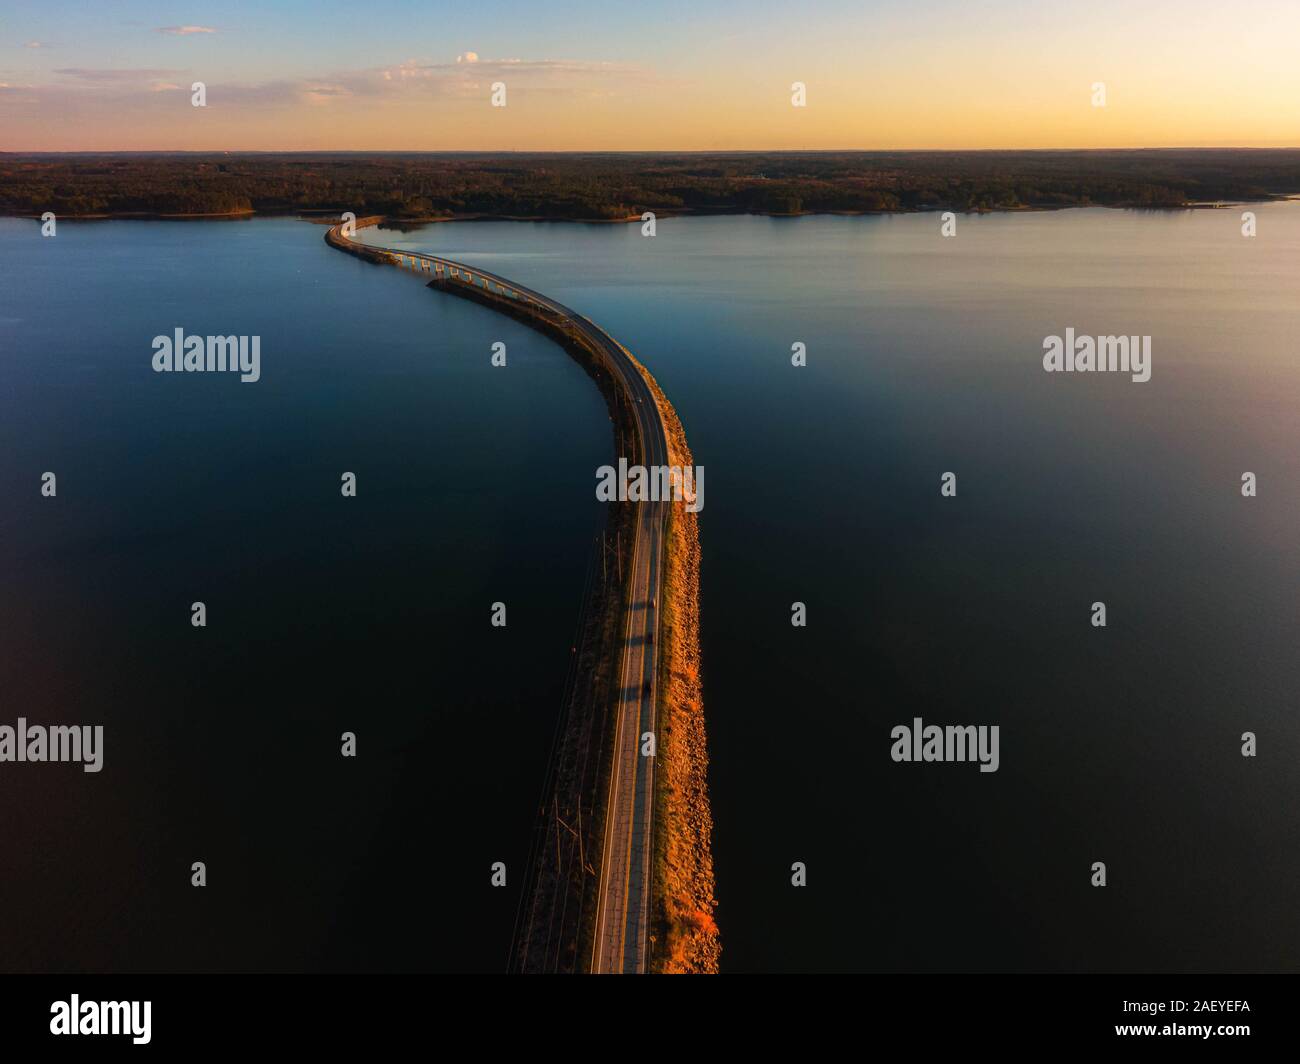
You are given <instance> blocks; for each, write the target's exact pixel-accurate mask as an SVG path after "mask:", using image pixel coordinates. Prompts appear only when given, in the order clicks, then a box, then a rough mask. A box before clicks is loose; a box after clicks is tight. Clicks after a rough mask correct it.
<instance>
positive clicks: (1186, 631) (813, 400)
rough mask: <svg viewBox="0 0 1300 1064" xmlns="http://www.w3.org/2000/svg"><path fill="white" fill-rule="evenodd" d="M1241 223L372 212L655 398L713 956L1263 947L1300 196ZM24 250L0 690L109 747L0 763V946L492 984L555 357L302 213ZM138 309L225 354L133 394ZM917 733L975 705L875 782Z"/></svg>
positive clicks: (547, 617) (1277, 835)
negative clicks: (541, 317)
mask: <svg viewBox="0 0 1300 1064" xmlns="http://www.w3.org/2000/svg"><path fill="white" fill-rule="evenodd" d="M1256 209H1257V211H1258V214H1259V219H1260V226H1259V234H1260V235H1259V236H1258V237H1256V238H1254V239H1253V240H1250V239H1245V238H1243V237H1241V235H1240V231H1239V227H1240V222H1239V219H1238V217H1237V213H1236V212H1232V211H1206V212H1187V213H1178V214H1163V213H1136V212H1115V211H1102V210H1096V211H1067V212H1060V213H1053V214H1033V215H1028V214H1027V215H995V216H988V217H983V218H962V219H960V220H959V225H958V236H957V237H955V238H952V239H943V238H941V237H940V236H939V226H938V219H937V217H935V216H900V217H888V218H854V219H849V218H803V219H764V218H717V219H683V220H662V221H661V222H660V223H659V229H658V235H657V236H656V237H654V238H645V237H642V236H640V230H639V227H636V226H573V225H562V224H514V223H511V224H502V223H454V224H439V225H434V226H429V227H426V228H423V229H419V230H415V231H412V232H409V233H405V234H401V233H395V232H379V233H374V234H371V235H370V237H369V238H370V239H373V240H376V241H378V242H380V243H385V244H389V245H397V244H404V245H405V246H410V247H412V248H419V249H422V250H428V251H433V252H436V253H438V254H442V255H446V256H448V257H451V258H459V259H463V260H465V261H468V262H471V263H474V264H477V265H481V266H482V267H484V268H487V269H492V270H495V271H497V272H499V273H502V274H504V275H505V276H508V277H511V278H514V279H516V280H518V281H519V282H521V283H523V284H527V285H531V286H534V287H536V288H538V289H540V290H542V291H544V292H546V293H547V294H549V295H553V296H555V297H556V298H558V299H560V300H562V301H564V302H565V303H567V304H569V305H570V306H572V307H575V308H576V309H579V310H581V311H583V312H585V313H588V314H590V316H592V317H593V318H594V319H595V320H596V321H598V322H600V323H601V324H602V325H604V326H606V327H607V328H608V329H610V331H611V332H613V334H614V335H616V336H617V337H618V338H619V339H620V340H622V341H623V342H624V343H625V344H627V345H628V346H629V348H630V349H631V350H632V351H634V352H635V353H636V354H637V355H639V356H640V357H641V358H642V359H643V360H644V361H645V362H646V363H647V364H648V365H649V366H650V367H651V368H652V370H653V371H654V372H655V373H656V375H657V376H658V379H659V381H660V383H661V384H662V385H663V386H664V389H665V391H666V392H667V394H668V395H669V397H670V398H671V399H672V400H673V402H674V404H675V405H676V407H677V409H678V412H679V413H680V414H681V417H682V420H683V423H684V424H685V426H686V430H687V433H688V436H689V438H690V441H691V444H692V447H693V449H694V451H695V454H696V459H697V461H698V462H700V463H702V464H703V465H704V466H705V468H706V470H707V492H706V506H705V512H704V515H703V523H702V534H703V544H704V574H703V576H704V667H705V699H706V715H707V720H708V729H709V740H710V748H711V758H712V761H711V780H710V784H711V792H712V801H713V813H714V819H715V838H714V852H715V858H716V866H717V879H718V883H717V886H718V896H719V898H720V903H721V904H720V908H719V913H718V918H719V923H720V926H721V928H722V933H723V943H724V967H725V968H727V969H730V970H791V969H793V970H808V969H819V970H820V969H873V970H923V969H958V970H970V971H973V970H980V971H983V970H1004V969H1008V970H1021V969H1032V970H1039V969H1066V970H1077V969H1101V970H1130V969H1142V970H1147V969H1156V970H1167V969H1168V970H1174V969H1178V970H1182V969H1193V970H1201V969H1225V968H1226V969H1238V968H1240V969H1261V968H1262V969H1276V968H1294V967H1295V957H1296V956H1297V951H1298V949H1300V917H1298V916H1297V914H1296V911H1295V906H1294V904H1293V895H1294V889H1293V888H1294V884H1295V882H1296V881H1297V878H1298V876H1300V847H1297V844H1296V843H1297V838H1296V834H1297V824H1298V822H1300V817H1298V815H1297V796H1298V794H1300V789H1298V787H1300V778H1298V777H1297V773H1296V769H1295V766H1296V750H1297V748H1298V747H1300V730H1298V729H1297V725H1296V723H1295V720H1294V706H1295V692H1296V689H1297V682H1296V681H1297V678H1298V671H1300V670H1297V664H1296V655H1295V653H1294V647H1295V644H1296V635H1297V621H1298V620H1300V614H1298V611H1297V607H1296V590H1297V575H1298V574H1300V552H1298V550H1297V537H1296V534H1295V530H1296V528H1297V518H1300V501H1298V496H1297V488H1298V487H1300V457H1298V456H1300V447H1298V446H1297V444H1298V443H1300V422H1298V421H1297V417H1296V411H1297V409H1300V360H1297V358H1296V356H1295V342H1294V336H1295V333H1296V326H1297V319H1298V313H1297V308H1296V303H1295V292H1296V281H1297V273H1296V270H1297V263H1300V206H1297V205H1274V206H1262V207H1259V208H1256ZM36 232H37V229H36V226H35V225H34V224H33V223H29V222H16V221H11V222H4V223H2V224H0V281H2V282H3V288H2V289H0V291H3V293H4V295H3V302H2V303H0V319H3V320H2V321H0V337H3V338H4V349H3V358H4V363H3V366H2V367H0V372H3V379H4V382H5V389H4V391H3V395H2V396H0V455H2V456H3V457H2V459H0V478H2V483H0V490H3V492H4V497H5V498H6V500H9V501H10V505H7V506H6V507H5V509H4V511H3V517H2V518H0V520H2V521H3V523H2V524H0V535H2V536H3V541H4V543H5V544H6V547H7V549H6V555H7V556H8V557H10V558H12V559H14V561H13V563H12V564H10V565H8V566H7V567H6V569H5V571H4V574H3V576H2V577H0V580H2V581H3V582H2V583H0V607H2V608H3V612H2V613H0V616H3V617H4V619H5V621H6V629H7V630H8V631H10V632H11V633H16V634H10V635H9V638H8V639H7V640H6V651H5V653H4V655H3V658H2V661H0V670H2V672H0V680H3V681H4V683H5V687H4V689H5V690H6V691H8V692H11V693H12V696H13V697H12V698H11V699H9V700H7V701H8V704H9V705H10V706H11V710H10V713H9V715H8V717H16V716H17V715H18V712H19V711H20V710H21V711H25V712H26V713H27V715H28V716H29V717H41V716H44V717H46V718H48V719H50V720H55V719H61V718H71V719H74V720H86V721H92V720H93V721H98V720H100V719H101V718H102V719H103V721H104V723H105V724H106V725H109V726H110V728H109V740H108V741H109V748H108V753H107V759H106V760H107V767H106V769H105V771H104V772H103V773H101V774H100V775H99V776H98V777H95V776H83V775H82V774H81V773H78V772H75V771H74V770H72V769H70V768H69V769H67V770H66V771H64V770H63V767H58V766H46V767H41V768H38V767H36V766H22V767H21V768H22V769H23V771H22V772H19V771H17V770H16V769H15V768H14V767H10V768H9V769H5V770H0V790H2V795H0V797H2V798H3V808H5V809H7V810H11V812H9V813H7V814H6V821H7V822H6V827H5V831H6V833H7V836H8V837H11V838H17V839H18V845H17V846H14V847H6V848H5V856H4V858H2V859H0V860H3V861H4V865H5V867H4V873H5V874H4V876H3V877H2V880H0V881H2V882H3V884H4V885H3V886H0V890H2V891H4V892H5V894H6V899H5V900H6V903H7V904H9V905H21V906H25V907H26V908H27V909H28V910H29V911H30V912H31V914H32V916H31V919H30V920H29V921H28V922H27V923H26V924H25V925H23V926H22V927H21V928H10V929H8V930H6V931H5V932H3V933H0V934H3V935H6V936H8V938H7V939H3V938H0V945H2V946H3V949H4V955H5V956H6V957H8V958H10V960H9V964H8V966H9V967H50V966H56V967H57V966H69V967H81V966H87V965H92V966H96V965H97V966H104V967H112V968H116V967H150V966H177V967H207V966H229V967H240V968H262V967H271V968H282V967H321V966H324V967H352V966H372V967H417V968H432V969H453V970H461V969H489V970H491V969H495V968H498V967H500V963H499V958H501V957H502V956H503V955H504V950H505V943H506V942H507V941H508V938H509V923H510V919H511V918H512V916H513V905H514V902H515V901H516V900H517V899H516V897H515V895H514V892H513V890H508V891H499V892H496V893H495V894H494V893H492V892H490V891H489V890H488V888H487V886H486V884H487V875H486V870H487V867H488V865H489V864H490V863H491V861H493V860H497V859H502V860H507V861H508V862H514V861H518V860H521V859H522V856H521V854H522V850H523V848H524V847H525V846H526V841H527V840H526V835H527V828H528V826H529V824H530V815H531V807H532V803H533V800H534V798H535V795H536V789H537V785H538V783H539V782H540V772H541V762H542V761H543V760H544V751H545V748H546V745H547V743H548V741H549V731H550V727H551V726H552V724H553V722H554V714H555V709H556V706H557V703H558V692H559V686H560V684H561V682H562V679H563V669H564V656H565V653H566V652H567V647H568V641H569V633H570V631H571V627H572V622H573V619H574V615H575V611H576V609H577V604H578V589H579V585H580V582H581V577H582V569H583V566H584V564H585V560H586V553H587V545H588V542H589V536H590V534H591V531H592V529H593V527H594V522H595V521H596V519H597V517H598V514H597V513H596V511H595V510H594V509H593V507H592V504H591V495H592V491H591V484H592V474H593V471H594V468H595V466H596V465H599V464H600V463H601V462H603V461H604V460H605V457H604V456H605V455H607V454H608V449H609V446H610V444H609V439H608V429H607V422H606V421H605V416H604V412H603V410H602V408H601V404H600V401H599V399H598V397H597V396H596V393H595V390H594V388H592V387H591V386H590V384H589V382H588V381H587V380H586V379H585V378H584V377H583V375H582V374H581V372H580V371H579V370H577V369H576V367H574V366H573V365H572V364H570V363H569V362H568V361H567V359H566V358H565V357H564V356H563V355H562V354H561V353H560V352H559V351H558V350H557V349H555V348H554V347H552V346H550V345H549V344H547V343H546V342H545V341H543V340H541V339H540V338H538V337H536V336H535V335H533V334H530V333H529V332H528V331H527V330H525V329H523V327H522V326H519V325H516V324H515V323H513V322H510V321H507V320H504V319H501V318H498V317H495V316H493V315H492V314H491V313H490V312H488V311H486V310H484V309H482V308H478V307H475V306H470V305H466V304H463V303H461V302H459V301H456V300H452V299H449V298H445V297H440V296H438V295H436V294H434V293H431V292H428V291H426V290H425V289H423V288H422V287H421V285H420V283H419V281H418V280H416V279H415V278H410V277H406V276H403V275H399V274H397V273H396V272H395V271H391V270H383V269H378V268H371V267H367V266H366V265H365V264H362V263H359V262H355V261H353V260H350V259H348V258H347V257H346V256H342V255H339V254H338V253H335V252H329V251H328V250H327V249H326V248H325V246H324V244H323V243H322V242H321V240H320V230H319V229H318V228H316V227H311V226H308V225H305V224H303V223H299V222H293V221H261V220H259V221H255V222H247V223H222V224H217V223H167V224H151V223H100V224H93V225H90V224H87V225H80V226H73V225H65V226H61V227H60V233H59V236H58V237H57V238H55V239H54V240H45V241H41V240H40V239H39V237H37V236H36ZM91 256H93V258H91ZM176 325H182V326H184V327H185V328H186V329H187V331H192V332H203V333H207V332H222V333H225V332H247V333H260V334H261V335H262V337H263V380H262V381H261V382H259V383H257V384H250V385H241V384H238V383H235V382H233V381H231V380H209V379H205V378H203V377H201V376H190V377H183V376H172V377H168V376H165V375H155V374H153V373H152V372H150V371H149V369H148V359H149V355H150V348H149V340H150V339H151V338H152V336H154V335H155V334H156V333H160V332H166V331H168V330H170V328H172V327H174V326H176ZM1066 327H1074V328H1075V329H1076V330H1077V331H1078V332H1079V333H1087V334H1109V333H1125V334H1128V333H1138V334H1146V335H1150V336H1152V338H1153V349H1154V368H1153V373H1152V379H1151V381H1150V382H1148V383H1146V384H1134V383H1132V382H1130V381H1129V380H1128V378H1127V377H1121V376H1118V375H1106V374H1098V375H1092V376H1078V375H1072V376H1066V375H1049V374H1045V373H1044V372H1043V370H1042V368H1041V361H1040V360H1041V353H1042V341H1043V338H1044V337H1045V336H1047V335H1050V334H1059V333H1062V332H1063V331H1064V330H1065V328H1066ZM495 340H504V341H505V342H507V344H508V349H509V352H510V355H509V357H510V363H511V364H510V367H509V368H507V369H506V370H503V371H502V370H490V369H489V368H488V361H487V360H488V356H489V354H490V346H491V344H492V342H493V341H495ZM796 341H798V342H802V343H804V344H806V345H807V350H808V359H809V364H808V366H807V367H806V368H801V369H796V368H793V367H791V365H790V345H791V344H792V343H794V342H796ZM45 469H56V470H60V479H59V498H58V499H57V500H43V499H40V498H39V495H38V487H39V474H40V472H41V471H43V470H45ZM343 469H355V470H358V471H359V472H360V474H361V491H360V495H359V497H358V498H357V499H355V500H343V499H341V498H340V497H339V495H338V475H339V472H340V471H342V470H343ZM63 470H66V471H67V472H66V474H65V472H63ZM1247 470H1249V471H1252V472H1254V473H1256V474H1257V475H1258V478H1259V485H1260V487H1259V495H1258V497H1256V498H1253V499H1244V498H1242V497H1241V495H1240V490H1239V485H1240V477H1241V474H1242V472H1243V471H1247ZM946 471H954V472H956V473H957V475H958V495H957V497H956V498H953V499H944V498H941V497H940V494H939V478H940V475H941V474H942V473H944V472H946ZM195 588H198V589H200V590H195ZM196 598H205V599H206V601H207V602H208V605H209V609H210V611H211V615H212V621H211V622H210V625H209V627H208V629H207V630H205V631H203V632H195V631H194V630H192V629H191V628H190V627H189V625H188V606H189V603H190V602H191V601H192V600H193V599H196ZM496 599H505V600H507V601H508V602H509V603H510V604H511V606H510V609H511V613H510V627H509V628H508V629H507V632H508V634H505V633H496V632H493V630H491V629H490V628H489V627H488V625H487V605H488V604H489V603H490V602H491V601H494V600H496ZM1097 600H1102V601H1105V602H1106V603H1107V607H1108V614H1109V616H1108V621H1109V623H1108V626H1107V628H1105V629H1095V628H1093V627H1092V626H1091V625H1090V624H1089V616H1090V605H1091V603H1093V602H1094V601H1097ZM794 601H803V602H806V603H807V605H808V611H809V625H808V627H807V628H806V629H797V628H792V627H791V625H790V624H789V616H790V604H791V603H792V602H794ZM516 602H518V603H519V606H518V607H516V605H515V603H516ZM497 636H503V638H496V637H497ZM249 677H255V678H256V679H257V681H258V683H257V684H256V685H255V686H250V684H249V682H248V678H249ZM918 716H919V717H922V718H923V719H924V720H925V721H926V722H927V723H938V724H967V723H969V724H986V725H998V726H999V727H1000V729H1001V767H1000V769H999V771H998V772H996V773H993V774H980V773H979V772H978V771H977V770H976V768H975V766H974V765H942V764H932V765H927V764H921V765H915V764H895V763H894V762H892V761H891V759H890V757H889V751H890V746H891V741H890V734H889V733H890V729H891V728H892V727H893V726H894V725H895V724H899V723H905V722H910V721H911V720H912V719H913V718H914V717H918ZM8 717H6V719H8ZM357 720H362V721H364V722H365V723H364V724H360V725H354V723H353V722H355V721H357ZM347 727H355V729H356V730H358V732H359V733H360V734H361V736H362V744H363V745H362V749H363V755H362V757H361V758H358V759H357V761H356V762H355V763H354V764H350V763H347V762H343V761H342V760H341V759H339V758H338V757H337V737H338V733H339V732H340V731H341V730H343V729H344V728H347ZM363 729H365V730H363ZM1244 731H1253V732H1255V733H1256V734H1257V735H1258V741H1259V756H1258V757H1256V758H1254V759H1247V758H1243V757H1242V756H1241V754H1240V747H1241V740H1240V736H1241V734H1242V732H1244ZM367 744H368V745H367ZM15 810H21V811H22V812H21V813H19V812H14V811H15ZM500 854H504V855H505V856H498V855H500ZM516 854H519V855H520V856H519V857H516V856H514V855H516ZM208 855H216V856H215V857H212V856H208ZM203 858H206V859H207V860H208V861H209V867H210V870H211V871H210V876H211V883H212V886H210V887H209V888H207V890H206V891H202V892H200V891H194V890H192V889H191V888H190V887H189V886H188V874H189V873H188V869H189V864H190V862H191V861H192V860H196V859H203ZM794 861H804V862H806V863H807V866H808V879H809V886H808V887H807V888H806V889H803V890H797V889H794V888H792V887H791V886H790V884H789V876H790V865H791V863H792V862H794ZM1094 861H1104V862H1106V864H1107V870H1108V879H1109V883H1108V886H1107V887H1105V888H1104V889H1097V888H1093V887H1091V886H1090V885H1089V880H1090V870H1091V865H1092V863H1093V862H1094ZM512 867H514V865H513V864H512ZM507 894H508V895H509V896H508V897H507V896H506V895H507ZM69 913H77V914H79V915H78V916H77V917H76V919H75V926H68V922H69V919H70V918H69V916H68V914H69Z"/></svg>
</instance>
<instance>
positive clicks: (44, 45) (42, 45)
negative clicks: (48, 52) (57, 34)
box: [23, 41, 50, 48]
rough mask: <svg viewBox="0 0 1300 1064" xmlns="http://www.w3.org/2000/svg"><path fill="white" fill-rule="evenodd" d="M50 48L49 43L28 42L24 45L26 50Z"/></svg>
mask: <svg viewBox="0 0 1300 1064" xmlns="http://www.w3.org/2000/svg"><path fill="white" fill-rule="evenodd" d="M49 46H50V42H49V41H28V42H27V43H26V44H24V45H23V47H24V48H48V47H49Z"/></svg>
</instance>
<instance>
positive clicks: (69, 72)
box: [54, 67, 182, 83]
mask: <svg viewBox="0 0 1300 1064" xmlns="http://www.w3.org/2000/svg"><path fill="white" fill-rule="evenodd" d="M54 73H56V74H62V75H63V76H64V77H68V78H76V79H77V80H79V81H93V82H100V83H103V82H110V83H122V82H133V81H157V80H159V79H162V78H170V77H174V76H175V75H177V74H180V73H182V71H180V70H159V69H150V68H139V69H128V68H114V69H99V68H94V67H59V69H57V70H56V71H55V72H54Z"/></svg>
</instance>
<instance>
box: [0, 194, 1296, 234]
mask: <svg viewBox="0 0 1300 1064" xmlns="http://www.w3.org/2000/svg"><path fill="white" fill-rule="evenodd" d="M1295 202H1300V193H1279V194H1277V195H1274V196H1268V197H1265V198H1261V199H1243V200H1232V201H1226V200H1225V201H1223V202H1196V203H1180V204H1156V205H1152V204H1140V203H1064V204H1060V205H1051V206H1047V205H1041V206H1040V205H1025V204H1020V205H1017V206H1013V207H971V208H969V209H958V208H956V207H943V206H933V207H930V206H926V207H893V208H888V209H882V210H843V211H831V210H827V211H815V210H812V211H762V210H751V209H746V208H740V207H720V208H717V209H716V210H696V209H686V210H683V209H682V208H679V207H671V208H661V209H655V208H652V207H647V208H646V210H648V211H651V212H652V213H653V214H654V216H655V218H656V219H661V218H722V217H731V216H743V215H748V216H750V217H753V218H815V217H827V218H865V217H872V216H877V215H895V214H938V213H941V212H944V211H952V212H953V213H954V214H1051V213H1054V212H1056V211H1072V210H1092V209H1095V208H1102V209H1104V210H1112V211H1170V212H1172V211H1213V210H1230V209H1232V208H1234V207H1248V206H1253V205H1258V204H1261V203H1295ZM353 213H355V214H358V215H361V214H368V213H371V212H370V211H369V210H368V209H366V208H362V210H360V211H354V212H353ZM338 217H339V215H338V214H337V213H335V214H318V213H316V212H314V211H313V212H304V211H292V210H262V211H258V210H243V211H207V212H204V213H197V214H177V213H166V214H164V213H161V212H155V211H120V212H115V213H103V212H100V213H96V214H58V220H59V221H73V222H121V221H135V222H199V221H214V222H223V221H239V220H245V219H251V218H297V219H298V220H299V221H303V222H309V223H311V224H313V225H333V224H334V223H335V222H337V221H338ZM0 218H26V219H29V220H31V221H36V222H39V221H40V220H41V215H39V214H33V213H31V212H29V211H0ZM641 221H642V218H641V215H639V214H630V215H628V216H627V217H624V218H575V217H571V216H568V215H560V214H551V215H547V214H537V215H527V214H485V213H482V212H476V213H470V214H452V215H430V216H428V217H414V218H388V219H386V222H385V227H386V228H390V229H391V228H402V227H404V226H410V227H412V228H420V227H423V226H426V225H437V224H439V223H441V222H569V223H573V224H575V225H633V224H638V223H640V222H641Z"/></svg>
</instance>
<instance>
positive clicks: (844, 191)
mask: <svg viewBox="0 0 1300 1064" xmlns="http://www.w3.org/2000/svg"><path fill="white" fill-rule="evenodd" d="M1297 192H1300V150H1281V149H1279V150H1268V149H1251V150H1227V149H1202V150H1143V151H1110V150H1108V151H1033V152H1025V151H1011V152H1008V151H982V152H766V153H765V152H755V153H748V152H734V153H718V154H681V155H675V154H670V155H663V154H580V155H574V154H466V153H419V154H397V153H356V154H350V153H338V154H226V153H203V154H188V153H183V154H174V153H168V154H144V153H142V154H58V155H16V154H7V153H0V213H6V214H33V215H34V214H40V213H42V212H43V211H54V212H55V213H56V214H58V215H62V216H69V215H124V214H153V215H158V214H229V213H237V212H247V211H257V212H294V211H329V212H337V211H342V210H352V211H355V212H356V213H357V214H358V215H361V214H388V215H393V216H399V217H407V218H436V217H453V216H465V215H479V216H488V217H503V218H504V217H526V218H566V219H586V220H601V219H622V218H628V217H630V216H634V215H639V214H640V213H641V212H642V211H644V210H653V211H656V212H659V213H686V212H696V213H720V212H729V211H747V212H752V213H768V214H798V213H803V212H835V211H852V212H862V211H899V210H926V209H943V210H957V211H969V210H1016V209H1024V208H1050V207H1067V206H1083V205H1089V204H1098V205H1104V206H1112V207H1180V206H1184V205H1186V204H1189V203H1198V202H1207V201H1219V200H1226V201H1233V200H1261V199H1269V198H1274V197H1278V196H1283V195H1290V194H1295V193H1297Z"/></svg>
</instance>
